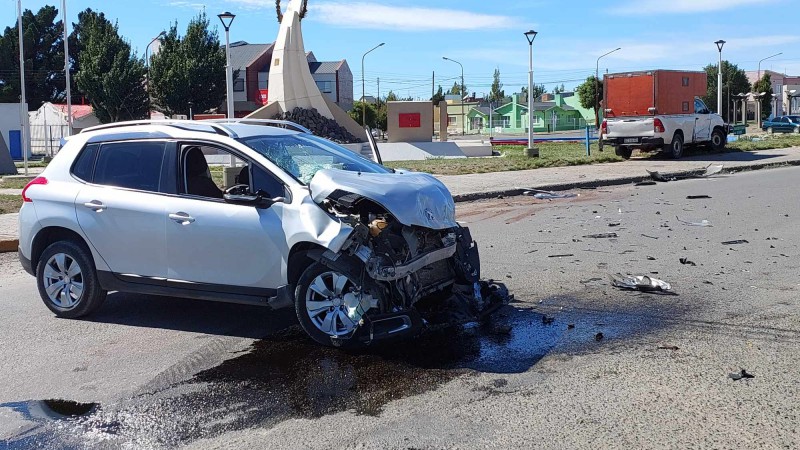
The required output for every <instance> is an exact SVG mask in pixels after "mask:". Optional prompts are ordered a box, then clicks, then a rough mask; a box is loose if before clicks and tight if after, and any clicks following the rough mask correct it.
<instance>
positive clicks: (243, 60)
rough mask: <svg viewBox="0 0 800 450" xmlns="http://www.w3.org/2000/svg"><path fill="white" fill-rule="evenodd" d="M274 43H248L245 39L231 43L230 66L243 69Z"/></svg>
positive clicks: (234, 68)
mask: <svg viewBox="0 0 800 450" xmlns="http://www.w3.org/2000/svg"><path fill="white" fill-rule="evenodd" d="M273 45H274V44H248V43H247V42H245V41H237V42H232V43H231V67H233V70H245V69H247V66H249V65H250V64H252V62H253V61H255V60H256V59H257V58H258V57H260V56H261V55H263V54H264V53H265V52H268V51H269V50H270V49H271V48H272V46H273ZM223 48H224V46H223Z"/></svg>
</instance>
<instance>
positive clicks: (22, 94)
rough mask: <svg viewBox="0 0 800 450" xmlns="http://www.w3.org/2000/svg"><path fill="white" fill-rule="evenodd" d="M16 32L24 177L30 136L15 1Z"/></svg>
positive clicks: (19, 16)
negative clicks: (17, 36) (17, 38)
mask: <svg viewBox="0 0 800 450" xmlns="http://www.w3.org/2000/svg"><path fill="white" fill-rule="evenodd" d="M17 30H18V31H19V91H20V95H19V118H20V125H22V126H21V128H22V136H21V137H22V139H21V141H22V142H21V143H20V144H21V147H22V161H23V165H24V167H25V175H27V174H28V146H27V145H26V142H27V138H28V137H29V136H30V133H29V131H30V130H29V129H28V126H27V125H28V109H27V108H26V107H25V101H26V100H25V53H24V51H23V46H22V36H23V35H22V0H17Z"/></svg>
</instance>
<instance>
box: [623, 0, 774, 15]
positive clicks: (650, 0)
mask: <svg viewBox="0 0 800 450" xmlns="http://www.w3.org/2000/svg"><path fill="white" fill-rule="evenodd" d="M767 3H775V0H669V1H664V0H633V1H628V2H626V3H625V4H624V5H622V6H618V7H614V8H611V9H610V11H611V12H612V13H614V14H622V15H645V14H686V13H699V12H710V11H722V10H725V9H733V8H738V7H741V6H750V5H758V4H767Z"/></svg>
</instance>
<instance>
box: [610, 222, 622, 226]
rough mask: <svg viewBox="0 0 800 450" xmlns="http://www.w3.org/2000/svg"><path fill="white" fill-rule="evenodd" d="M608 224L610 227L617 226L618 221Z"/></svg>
mask: <svg viewBox="0 0 800 450" xmlns="http://www.w3.org/2000/svg"><path fill="white" fill-rule="evenodd" d="M608 226H610V227H618V226H620V223H619V222H611V223H610V224H608Z"/></svg>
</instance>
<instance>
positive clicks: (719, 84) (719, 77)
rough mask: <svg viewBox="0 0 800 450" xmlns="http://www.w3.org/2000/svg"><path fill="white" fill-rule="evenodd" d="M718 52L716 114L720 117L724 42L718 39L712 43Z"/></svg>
mask: <svg viewBox="0 0 800 450" xmlns="http://www.w3.org/2000/svg"><path fill="white" fill-rule="evenodd" d="M714 43H715V44H717V49H718V50H719V66H717V114H719V115H720V116H722V47H723V46H724V45H725V41H723V40H722V39H720V40H719V41H716V42H714Z"/></svg>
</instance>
